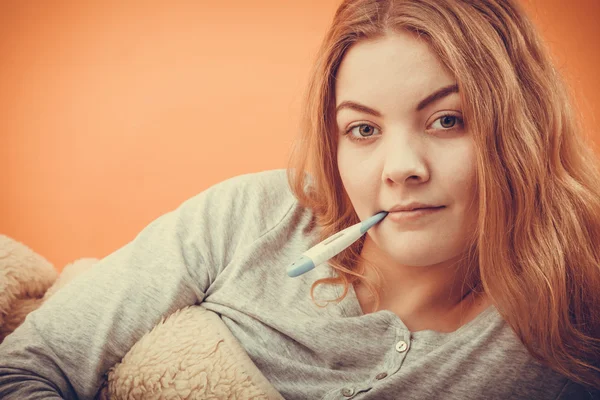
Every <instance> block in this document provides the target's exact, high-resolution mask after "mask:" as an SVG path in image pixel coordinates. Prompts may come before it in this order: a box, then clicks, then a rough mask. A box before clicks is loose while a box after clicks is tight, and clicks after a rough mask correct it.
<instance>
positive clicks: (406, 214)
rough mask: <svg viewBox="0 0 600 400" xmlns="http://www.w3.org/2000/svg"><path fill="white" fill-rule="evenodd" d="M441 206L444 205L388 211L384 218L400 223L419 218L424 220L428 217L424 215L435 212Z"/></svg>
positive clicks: (440, 208) (430, 214) (441, 207)
mask: <svg viewBox="0 0 600 400" xmlns="http://www.w3.org/2000/svg"><path fill="white" fill-rule="evenodd" d="M443 208H445V207H444V206H440V207H424V208H416V209H413V210H403V211H390V212H389V214H388V215H387V217H386V219H389V220H391V221H395V222H402V223H409V222H417V221H421V220H422V221H426V220H427V219H428V218H425V217H428V216H432V215H434V214H437V213H438V212H439V211H440V210H442V209H443Z"/></svg>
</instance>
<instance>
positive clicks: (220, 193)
mask: <svg viewBox="0 0 600 400" xmlns="http://www.w3.org/2000/svg"><path fill="white" fill-rule="evenodd" d="M295 206H298V201H297V199H296V197H295V196H294V195H293V193H292V191H291V189H290V187H289V184H288V180H287V173H286V170H285V169H273V170H266V171H261V172H253V173H248V174H243V175H237V176H234V177H231V178H228V179H225V180H223V181H221V182H219V183H217V184H214V185H212V186H210V187H209V188H207V189H206V190H204V191H202V192H201V193H199V194H197V195H196V196H194V197H192V198H190V199H188V200H187V201H185V202H184V203H183V205H182V209H183V213H184V214H185V215H187V216H191V215H198V214H199V213H200V214H203V215H204V220H205V221H206V220H210V221H213V222H214V223H218V224H219V225H223V224H227V223H231V224H235V226H236V227H238V228H240V227H241V226H242V225H244V223H245V222H248V223H249V222H251V223H252V225H253V226H256V228H257V229H259V230H261V229H262V230H264V229H268V228H269V227H272V226H274V225H275V224H277V223H279V222H280V221H281V220H282V219H283V218H284V216H285V215H286V214H287V213H288V212H290V211H291V210H292V209H293V208H294V207H295ZM191 219H193V218H191Z"/></svg>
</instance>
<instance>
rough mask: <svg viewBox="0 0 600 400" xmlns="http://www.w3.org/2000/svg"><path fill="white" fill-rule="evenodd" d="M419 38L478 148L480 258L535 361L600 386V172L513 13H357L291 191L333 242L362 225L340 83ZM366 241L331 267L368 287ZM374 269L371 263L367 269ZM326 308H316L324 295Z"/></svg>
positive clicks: (326, 78)
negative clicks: (341, 150)
mask: <svg viewBox="0 0 600 400" xmlns="http://www.w3.org/2000/svg"><path fill="white" fill-rule="evenodd" d="M400 30H408V31H411V32H415V33H418V34H419V36H420V37H421V38H422V39H425V40H427V42H428V44H429V45H430V48H431V49H432V51H434V52H435V54H437V56H438V57H439V59H440V60H441V62H442V63H443V64H444V65H445V66H446V68H448V70H449V71H451V72H452V73H453V74H454V76H455V78H456V81H457V83H458V86H459V93H460V96H461V101H462V106H463V117H464V122H465V127H466V129H467V130H468V131H469V132H470V135H472V137H473V140H474V143H475V146H476V149H477V159H476V162H477V166H476V169H477V186H478V188H477V189H478V198H479V204H478V208H479V214H478V215H479V216H478V224H477V225H478V226H477V230H476V235H475V240H474V243H473V245H474V247H473V249H474V251H473V252H472V254H470V255H469V256H468V257H466V259H467V260H468V261H469V262H470V263H471V265H472V266H474V268H476V269H477V271H478V283H479V285H480V287H481V288H482V290H484V291H485V292H486V294H487V295H488V296H489V297H490V299H491V301H492V303H493V304H494V306H495V307H496V308H497V309H498V311H499V312H500V314H501V315H502V317H503V318H504V319H505V320H506V322H507V323H508V324H509V326H510V327H511V328H512V329H513V331H514V332H515V333H516V335H517V336H518V338H519V339H520V340H521V342H522V343H523V344H524V345H525V347H526V348H527V349H528V351H529V353H530V354H531V355H532V356H533V357H534V358H535V359H537V360H538V361H540V362H542V363H543V364H545V365H547V366H549V367H550V368H552V369H554V370H555V371H557V372H559V373H561V374H562V375H564V376H566V377H568V378H570V379H571V380H573V381H575V382H578V383H581V384H583V385H586V386H592V387H600V374H599V372H600V368H599V365H598V360H599V359H600V339H599V338H600V172H599V168H598V160H597V154H596V153H595V152H594V151H593V150H592V142H591V141H589V140H587V139H588V138H587V137H586V136H584V135H583V128H582V122H581V120H582V118H581V116H580V115H579V114H578V113H577V112H576V111H575V109H574V108H573V106H572V104H573V102H572V99H571V95H570V93H569V91H568V89H567V87H566V86H565V84H564V83H563V81H562V78H561V77H560V76H559V73H558V72H557V70H556V69H555V67H554V66H553V63H552V60H551V57H550V52H549V50H548V48H547V47H546V46H545V45H544V43H543V42H542V40H541V39H540V37H539V35H538V33H537V32H536V30H535V29H534V27H533V25H532V23H531V22H530V21H529V20H528V18H527V17H526V16H525V13H524V12H523V10H522V9H521V8H520V6H519V5H518V4H517V3H516V2H515V1H513V0H510V1H509V0H397V1H394V0H346V1H343V3H342V4H341V5H340V7H339V8H338V10H337V12H336V14H335V17H334V20H333V23H332V25H331V27H330V29H329V31H328V32H327V34H326V37H325V39H324V41H323V43H322V46H321V49H320V52H319V55H318V58H317V61H316V64H315V66H314V70H313V73H312V77H311V79H310V83H309V86H308V90H307V93H306V100H305V107H304V115H303V119H302V129H301V134H300V135H299V137H298V141H297V142H296V143H295V146H294V148H293V151H292V154H291V158H290V163H289V167H288V180H289V183H290V186H291V188H292V191H293V192H294V194H295V196H296V197H297V198H298V200H299V201H300V203H301V204H302V205H303V206H305V207H308V208H310V209H312V211H313V212H314V215H315V218H316V220H315V223H316V224H317V225H318V226H319V228H320V233H319V236H320V239H321V240H323V239H325V238H326V237H328V236H330V235H332V234H334V233H335V232H337V231H339V230H340V229H343V228H346V227H348V226H350V225H352V224H355V223H358V222H359V219H358V216H357V215H356V213H355V211H354V209H353V207H352V205H351V203H350V200H349V198H348V196H347V194H346V193H345V191H344V189H343V185H342V182H341V178H340V175H339V171H338V169H337V159H336V158H337V156H336V155H337V140H338V135H336V134H333V133H334V132H336V128H335V114H334V109H335V93H334V87H335V86H334V84H335V77H336V73H337V69H338V67H339V65H340V63H341V61H342V58H343V57H344V55H345V53H346V52H347V51H348V49H349V48H350V47H351V46H352V45H353V44H354V43H356V42H358V41H362V40H366V39H376V38H379V37H382V36H384V35H385V34H386V33H387V32H396V31H400ZM363 243H364V238H363V239H362V240H359V241H357V242H356V243H354V244H353V245H352V246H351V247H349V248H348V249H347V250H345V251H344V252H342V253H340V254H339V255H338V256H336V257H335V258H333V259H332V260H330V265H331V266H332V267H333V268H335V269H336V270H337V272H338V273H337V276H335V277H333V278H329V279H321V280H319V281H317V282H315V283H314V285H313V287H312V290H311V295H314V289H315V287H316V286H317V285H319V284H324V283H328V284H340V285H343V288H344V290H343V292H342V295H341V297H340V298H339V299H335V301H339V300H341V299H342V298H343V297H344V296H346V294H347V293H348V289H349V285H351V284H352V283H353V282H355V281H356V280H361V281H363V283H364V284H366V285H367V286H368V287H369V289H370V290H371V291H372V292H374V294H375V296H377V293H376V286H374V285H372V283H371V282H369V281H367V280H366V278H365V277H364V268H372V267H373V266H369V265H366V266H365V267H364V268H363V270H358V265H359V264H361V265H362V263H359V261H361V260H362V259H361V255H360V253H361V249H362V245H363ZM363 261H364V260H363ZM313 300H314V296H313Z"/></svg>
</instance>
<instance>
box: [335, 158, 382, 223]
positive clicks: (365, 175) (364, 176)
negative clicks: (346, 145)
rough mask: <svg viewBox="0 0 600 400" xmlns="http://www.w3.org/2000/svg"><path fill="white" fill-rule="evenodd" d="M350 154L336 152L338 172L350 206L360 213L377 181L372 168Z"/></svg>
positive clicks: (373, 191) (372, 193)
mask: <svg viewBox="0 0 600 400" xmlns="http://www.w3.org/2000/svg"><path fill="white" fill-rule="evenodd" d="M350 153H351V152H344V151H340V152H338V161H337V164H338V170H339V173H340V177H341V178H342V183H343V185H344V189H345V190H346V193H348V197H349V198H350V201H351V202H352V205H353V206H354V208H355V209H356V210H357V212H358V213H360V210H361V208H362V207H361V206H365V205H367V204H368V203H369V202H370V201H371V199H372V197H373V196H374V193H375V191H376V188H375V187H374V186H373V185H374V184H376V182H377V179H376V176H375V173H374V169H373V166H372V165H370V164H369V163H368V162H366V161H365V160H363V159H362V158H360V157H354V156H353V155H352V154H350Z"/></svg>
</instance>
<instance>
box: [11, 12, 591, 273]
mask: <svg viewBox="0 0 600 400" xmlns="http://www.w3.org/2000/svg"><path fill="white" fill-rule="evenodd" d="M523 1H524V2H525V6H526V8H527V10H528V12H529V13H530V14H531V15H532V17H533V19H534V22H535V23H536V24H537V25H538V27H539V28H540V30H541V32H542V35H543V36H544V37H545V38H546V39H547V40H548V42H549V44H550V46H551V48H552V51H553V54H554V55H555V57H556V60H557V65H558V67H559V69H560V70H561V71H562V72H563V74H564V75H565V77H566V78H567V81H568V82H569V84H570V85H571V87H572V90H573V92H574V93H575V96H576V98H577V101H578V103H579V107H580V110H581V112H582V113H583V114H584V119H585V123H586V125H587V126H588V127H589V132H590V135H592V137H593V138H594V140H595V142H596V143H599V142H600V134H599V133H598V132H597V130H596V129H595V126H596V125H595V122H596V121H595V120H594V116H595V115H597V114H598V111H599V110H600V102H599V96H600V95H599V94H598V93H600V78H598V74H597V66H598V65H599V64H600V63H599V61H600V56H599V53H600V45H599V44H598V43H599V41H598V38H599V37H600V25H599V24H598V23H597V20H598V18H599V17H600V2H599V1H596V0H589V1H584V0H572V1H569V2H567V1H564V0H535V1H534V0H523ZM124 3H126V4H124ZM338 3H339V2H338V0H335V1H334V0H302V1H281V0H252V1H245V0H244V1H240V0H231V1H228V2H222V3H219V2H207V1H198V2H189V1H166V0H163V1H144V2H142V1H139V2H138V1H128V2H121V1H100V0H93V1H81V2H72V3H71V2H66V1H59V0H54V1H42V0H39V1H26V2H25V1H20V0H0V52H1V58H0V110H2V112H1V114H0V115H1V118H0V169H1V171H2V173H1V174H0V187H1V188H2V195H1V196H0V234H6V235H8V236H11V237H13V238H15V239H17V240H19V241H21V242H23V243H25V244H27V245H28V246H30V247H32V248H33V249H34V250H35V251H37V252H38V253H40V254H42V255H43V256H45V257H46V258H47V259H48V260H49V261H50V262H52V263H53V264H54V265H55V266H56V267H57V268H58V269H59V270H60V269H62V267H63V266H64V265H65V264H66V263H68V262H71V261H73V260H75V259H77V258H79V257H99V258H100V257H104V256H106V255H108V254H109V253H111V252H112V251H114V250H116V249H117V248H119V247H121V246H123V245H124V244H125V243H127V242H128V241H129V240H131V239H132V238H133V237H134V236H135V235H136V234H137V233H138V232H139V231H140V230H141V229H143V227H144V226H146V225H147V224H148V223H149V222H151V221H152V220H153V219H155V218H156V217H158V216H159V215H161V214H163V213H165V212H167V211H169V210H171V209H173V208H175V207H177V206H178V205H179V204H180V203H181V202H182V201H184V200H185V199H187V198H189V197H191V196H193V195H195V194H197V193H198V192H200V191H202V190H204V189H206V188H207V187H209V186H210V185H213V184H215V183H217V182H219V181H221V180H223V179H226V178H229V177H232V176H235V175H239V174H243V173H248V172H256V171H262V170H266V169H272V168H285V167H286V161H287V156H288V154H289V153H288V150H289V146H290V144H291V142H292V140H293V138H294V136H295V135H296V134H297V133H298V120H299V113H300V101H301V98H302V95H303V91H304V87H305V84H306V82H307V78H308V73H309V69H310V65H311V62H312V61H313V60H314V56H315V54H316V51H317V48H318V46H319V43H320V40H321V38H322V36H323V34H324V32H325V30H326V28H327V26H328V24H329V22H330V21H331V18H332V16H333V13H334V12H335V8H336V6H337V4H338Z"/></svg>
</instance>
